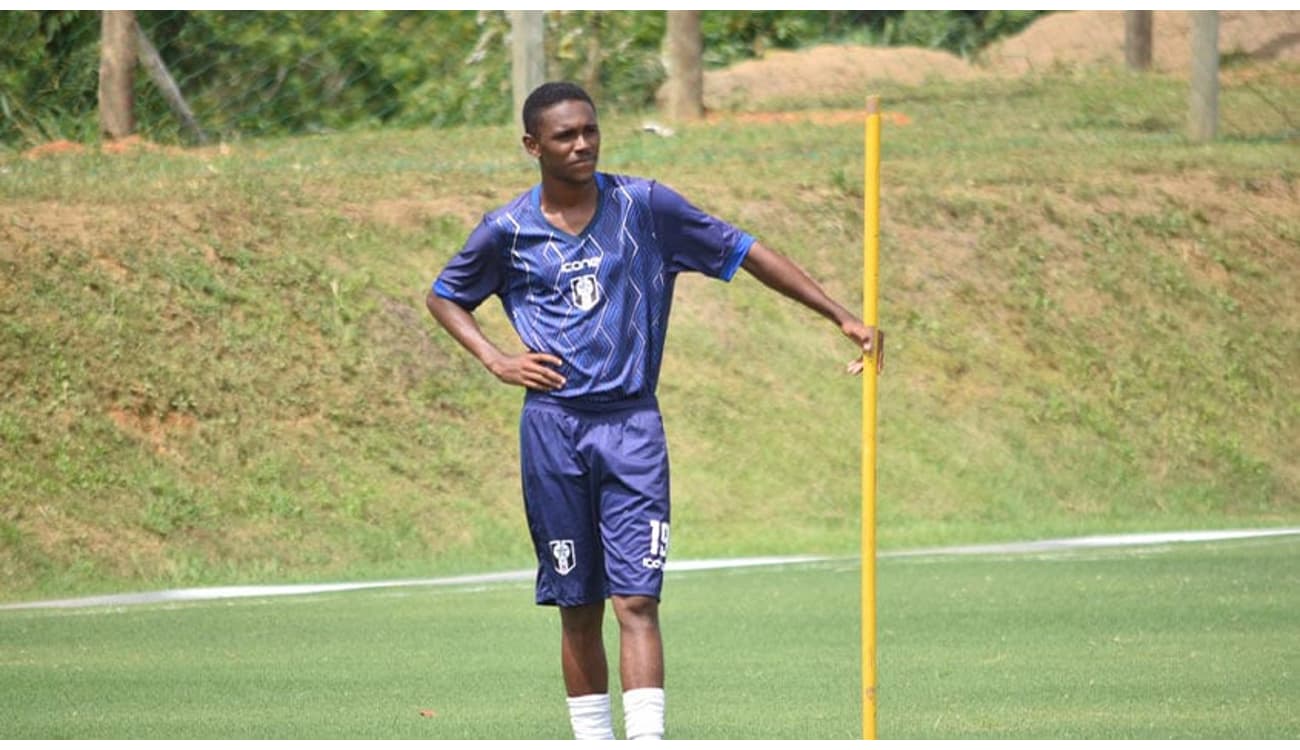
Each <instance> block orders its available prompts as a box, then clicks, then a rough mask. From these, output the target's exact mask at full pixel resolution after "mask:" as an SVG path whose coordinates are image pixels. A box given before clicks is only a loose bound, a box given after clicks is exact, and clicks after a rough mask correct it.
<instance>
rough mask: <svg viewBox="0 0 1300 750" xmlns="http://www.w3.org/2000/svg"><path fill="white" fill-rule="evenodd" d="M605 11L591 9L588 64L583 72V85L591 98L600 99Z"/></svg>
mask: <svg viewBox="0 0 1300 750" xmlns="http://www.w3.org/2000/svg"><path fill="white" fill-rule="evenodd" d="M602 12H603V11H591V13H590V15H589V16H588V18H589V19H590V23H588V24H587V65H586V68H585V69H584V70H583V72H582V87H583V88H584V89H586V90H587V93H588V94H590V95H591V98H592V99H594V100H596V101H597V102H599V101H600V56H601V50H600V16H601V13H602Z"/></svg>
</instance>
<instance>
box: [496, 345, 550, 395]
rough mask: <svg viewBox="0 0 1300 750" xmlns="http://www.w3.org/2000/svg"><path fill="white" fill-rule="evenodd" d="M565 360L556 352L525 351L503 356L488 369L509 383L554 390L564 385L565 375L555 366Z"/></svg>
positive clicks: (535, 388)
mask: <svg viewBox="0 0 1300 750" xmlns="http://www.w3.org/2000/svg"><path fill="white" fill-rule="evenodd" d="M562 364H564V361H563V360H561V359H560V358H559V357H557V356H555V355H554V354H545V353H543V352H524V353H523V354H517V355H515V356H513V357H502V358H501V359H499V360H496V361H495V362H493V363H492V364H491V365H489V366H488V369H490V370H491V371H492V374H493V375H495V376H497V380H500V381H501V382H503V383H507V384H509V385H521V386H523V387H525V388H531V389H532V390H535V391H553V390H555V389H557V388H563V387H564V382H565V380H564V376H563V375H561V374H560V373H559V372H557V371H556V369H555V368H557V367H559V366H560V365H562Z"/></svg>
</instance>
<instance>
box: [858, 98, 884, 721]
mask: <svg viewBox="0 0 1300 750" xmlns="http://www.w3.org/2000/svg"><path fill="white" fill-rule="evenodd" d="M865 157H866V158H865V170H864V185H863V188H864V189H863V191H862V200H863V210H862V217H863V232H862V253H863V262H862V322H863V323H865V324H867V325H869V326H873V327H875V329H876V330H879V329H880V321H879V320H878V318H879V313H878V311H877V306H878V305H877V303H878V295H879V280H880V273H879V271H880V97H879V96H869V97H867V124H866V148H865ZM882 348H883V347H882ZM877 376H878V373H877V368H875V367H870V366H868V367H864V368H863V369H862V738H863V739H867V740H874V739H876V380H877Z"/></svg>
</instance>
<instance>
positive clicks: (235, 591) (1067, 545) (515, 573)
mask: <svg viewBox="0 0 1300 750" xmlns="http://www.w3.org/2000/svg"><path fill="white" fill-rule="evenodd" d="M1295 534H1300V528H1289V527H1288V528H1273V529H1226V530H1219V531H1175V532H1158V533H1145V534H1109V535H1100V536H1083V537H1072V538H1067V539H1044V540H1039V541H1030V542H1012V543H1007V544H981V545H965V546H955V547H932V548H922V549H911V550H894V551H890V552H881V553H879V554H878V555H877V557H878V558H880V559H890V558H903V557H949V556H960V555H1020V554H1037V553H1044V552H1073V551H1078V550H1085V549H1104V548H1114V547H1143V546H1154V545H1163V544H1177V543H1186V542H1218V541H1230V540H1237V539H1255V538H1264V537H1276V536H1288V535H1295ZM831 559H835V558H832V557H827V556H815V555H793V556H774V557H746V558H726V559H717V560H682V561H673V562H669V563H668V564H667V565H666V566H665V570H666V571H668V572H685V571H694V570H720V569H728V568H745V567H756V566H764V565H795V564H801V563H813V562H824V561H826V560H831ZM536 575H537V571H536V569H533V568H530V569H527V570H511V571H505V572H499V573H481V574H476V575H465V576H450V577H444V578H412V579H402V580H390V581H358V582H351V583H313V584H288V585H274V586H212V587H206V588H186V589H168V590H163V591H145V592H138V593H129V594H110V595H105V596H89V597H80V598H75V599H53V600H48V601H37V602H18V603H13V604H3V605H0V610H13V609H69V608H79V607H123V606H129V605H135V604H162V603H169V602H195V601H212V600H218V599H241V598H248V597H276V596H301V595H306V594H322V593H331V592H339V591H359V590H365V589H384V588H405V587H421V586H424V587H431V586H479V585H484V584H491V583H515V582H521V581H529V580H532V579H533V577H534V576H536Z"/></svg>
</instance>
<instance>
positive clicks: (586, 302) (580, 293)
mask: <svg viewBox="0 0 1300 750" xmlns="http://www.w3.org/2000/svg"><path fill="white" fill-rule="evenodd" d="M569 290H570V291H572V292H573V298H572V299H573V306H574V307H576V308H578V309H579V310H590V309H591V308H593V307H595V306H596V303H598V302H600V284H597V283H596V274H594V273H586V274H583V275H581V276H575V277H574V278H572V279H569Z"/></svg>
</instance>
